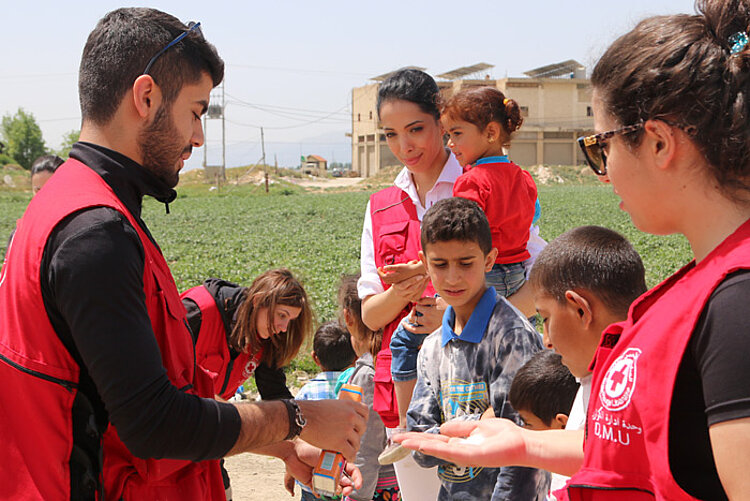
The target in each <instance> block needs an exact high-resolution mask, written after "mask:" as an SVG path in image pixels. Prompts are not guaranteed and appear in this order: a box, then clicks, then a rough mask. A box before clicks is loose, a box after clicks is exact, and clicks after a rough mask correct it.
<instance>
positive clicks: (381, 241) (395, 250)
mask: <svg viewBox="0 0 750 501" xmlns="http://www.w3.org/2000/svg"><path fill="white" fill-rule="evenodd" d="M408 229H409V221H399V222H397V223H389V224H384V225H382V226H381V227H380V236H379V238H378V239H377V248H376V249H375V255H376V256H380V258H381V259H382V262H383V264H384V265H388V264H396V262H397V261H396V260H397V259H398V258H400V257H401V256H402V255H403V254H404V250H405V249H406V237H407V234H408Z"/></svg>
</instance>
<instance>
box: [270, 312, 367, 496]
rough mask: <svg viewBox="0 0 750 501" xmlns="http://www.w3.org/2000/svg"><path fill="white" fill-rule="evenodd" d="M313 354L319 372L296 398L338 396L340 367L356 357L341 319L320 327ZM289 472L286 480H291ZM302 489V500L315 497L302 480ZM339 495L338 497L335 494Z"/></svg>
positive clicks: (319, 398)
mask: <svg viewBox="0 0 750 501" xmlns="http://www.w3.org/2000/svg"><path fill="white" fill-rule="evenodd" d="M311 356H312V358H313V360H314V361H315V363H316V364H317V365H318V367H320V370H321V371H322V372H320V373H319V374H318V375H317V376H315V377H314V378H313V379H311V380H310V381H308V382H307V383H305V385H304V386H303V387H302V388H300V390H299V393H297V396H295V397H294V398H295V399H296V400H324V399H327V398H336V393H335V391H334V387H335V386H336V381H337V379H338V377H339V376H340V375H341V371H343V370H344V369H346V368H348V367H350V366H351V365H352V364H353V363H354V360H355V359H356V358H357V357H356V354H355V352H354V350H353V349H352V343H351V340H350V337H349V332H347V329H345V328H344V326H342V325H341V324H340V323H338V322H326V323H324V324H322V325H321V326H320V327H318V330H317V331H315V336H314V337H313V351H312V353H311ZM288 477H289V475H288V474H287V478H286V480H285V483H286V482H288V480H289V478H288ZM298 483H299V482H298ZM299 485H300V487H301V489H302V497H301V498H300V499H301V500H302V501H313V500H315V499H324V500H325V499H327V498H326V497H323V498H316V497H315V495H314V494H313V493H312V490H310V488H309V487H307V486H305V485H302V484H299ZM335 499H338V498H335Z"/></svg>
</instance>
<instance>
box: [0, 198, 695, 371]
mask: <svg viewBox="0 0 750 501" xmlns="http://www.w3.org/2000/svg"><path fill="white" fill-rule="evenodd" d="M286 190H290V191H294V193H293V194H286ZM178 192H179V193H180V196H179V197H178V199H177V200H175V201H174V203H173V204H171V205H170V211H171V214H169V215H167V214H165V210H164V206H163V205H162V204H160V203H158V202H156V201H155V200H153V199H151V198H148V199H146V201H145V204H144V212H143V218H144V220H145V221H146V222H147V224H148V225H149V228H150V229H151V231H152V233H153V235H154V237H155V238H156V240H157V241H158V242H159V244H160V245H161V248H162V249H163V251H164V253H165V256H166V258H167V261H168V262H169V265H170V267H171V269H172V273H173V274H174V277H175V280H176V282H177V287H178V289H179V290H185V289H187V288H189V287H193V286H195V285H197V284H200V283H201V282H202V281H203V280H205V279H206V278H208V277H220V278H224V279H227V280H231V281H234V282H237V283H240V284H249V283H250V282H251V281H252V279H253V278H254V277H255V276H257V275H258V274H260V273H261V272H263V271H265V270H267V269H270V268H276V267H281V266H285V267H288V268H290V269H292V271H294V272H295V273H296V274H297V275H298V276H299V277H300V278H301V279H302V281H303V283H304V285H305V288H306V290H307V292H308V294H309V296H310V297H311V300H312V303H313V309H314V311H315V312H316V316H317V320H318V321H319V322H324V321H327V320H332V319H334V318H335V317H336V310H337V305H336V291H337V287H338V282H339V278H340V276H341V275H342V274H343V273H353V272H356V271H357V270H358V269H359V247H360V235H361V231H362V221H363V217H364V211H365V206H366V204H367V199H368V196H369V193H366V192H351V193H314V194H313V193H304V192H302V191H299V190H298V189H297V188H296V187H295V188H292V187H287V186H284V185H281V184H278V185H277V184H274V185H272V192H271V193H270V194H266V193H264V192H263V189H262V187H257V186H253V185H243V186H238V187H236V188H233V187H228V188H226V189H224V188H222V191H221V193H217V191H212V192H209V191H208V188H207V187H206V186H205V185H197V186H189V187H186V188H182V187H180V188H178ZM539 197H540V201H541V203H542V219H541V222H540V224H541V228H542V236H543V237H544V238H545V239H547V240H549V239H552V238H554V237H556V236H558V235H559V234H561V233H563V232H564V231H566V230H568V229H570V228H573V227H575V226H581V225H585V224H597V225H601V226H606V227H609V228H612V229H614V230H616V231H619V232H621V233H623V234H624V235H626V236H627V237H628V238H629V239H630V241H631V242H633V245H634V246H635V247H636V249H637V250H638V252H640V253H641V256H642V257H643V260H644V263H645V266H646V270H647V282H648V284H649V286H653V285H655V284H656V283H658V282H659V281H661V280H663V279H664V278H666V277H667V276H668V275H669V274H671V273H673V272H674V271H676V270H677V269H678V268H679V267H680V266H682V265H683V264H684V263H686V262H688V261H689V260H690V259H691V258H692V255H691V252H690V247H689V246H688V244H687V241H686V240H685V239H684V238H683V237H681V236H674V235H673V236H666V237H664V236H654V235H647V234H645V233H642V232H640V231H638V230H637V229H636V228H635V227H633V225H632V223H631V222H630V218H629V217H628V215H627V214H625V213H624V212H622V211H621V210H620V209H618V207H617V204H618V198H617V197H616V196H615V195H614V194H613V193H612V189H611V187H608V186H603V185H599V186H585V185H583V186H581V185H577V186H569V185H552V186H540V187H539ZM28 200H29V198H28V195H25V194H18V193H14V192H8V191H0V213H2V214H3V215H4V217H3V218H0V246H2V247H0V249H2V250H3V252H4V246H5V245H6V238H7V235H8V234H9V233H10V231H11V229H12V228H13V227H14V225H15V220H16V219H17V218H18V217H20V216H21V214H22V213H23V210H24V209H25V207H26V204H27V203H28ZM309 351H310V346H309V344H308V345H307V346H303V348H302V350H300V354H299V356H298V357H297V360H295V362H294V363H293V369H294V370H304V371H308V372H316V371H317V367H315V366H314V363H313V362H312V360H311V359H310V357H309Z"/></svg>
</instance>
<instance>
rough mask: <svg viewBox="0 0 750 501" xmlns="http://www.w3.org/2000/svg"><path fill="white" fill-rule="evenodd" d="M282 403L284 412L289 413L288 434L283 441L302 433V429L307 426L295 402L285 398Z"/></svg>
mask: <svg viewBox="0 0 750 501" xmlns="http://www.w3.org/2000/svg"><path fill="white" fill-rule="evenodd" d="M282 402H284V405H285V406H286V411H287V412H288V413H289V433H287V435H286V438H284V440H291V439H293V438H296V437H298V436H299V434H300V433H302V429H303V428H304V427H305V425H306V424H307V420H306V419H305V416H304V415H303V414H302V410H301V409H300V408H299V405H298V404H297V402H296V401H295V400H293V399H290V398H287V399H283V400H282Z"/></svg>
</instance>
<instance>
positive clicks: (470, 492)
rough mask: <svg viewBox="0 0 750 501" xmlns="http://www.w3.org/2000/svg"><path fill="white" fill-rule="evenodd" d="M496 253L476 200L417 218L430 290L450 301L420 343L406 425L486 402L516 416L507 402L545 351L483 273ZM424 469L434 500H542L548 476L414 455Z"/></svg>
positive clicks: (475, 414) (471, 411)
mask: <svg viewBox="0 0 750 501" xmlns="http://www.w3.org/2000/svg"><path fill="white" fill-rule="evenodd" d="M496 253H497V251H496V249H494V248H493V247H492V237H491V234H490V228H489V223H488V222H487V218H486V217H485V215H484V213H483V212H482V210H481V209H480V208H479V206H478V205H477V203H476V202H473V201H471V200H466V199H463V198H449V199H444V200H441V201H439V202H437V203H436V204H435V205H433V206H432V207H431V208H430V209H429V210H428V211H427V212H426V213H425V216H424V218H423V220H422V251H421V252H420V254H419V256H420V259H421V260H422V261H423V262H424V263H425V266H426V267H427V270H428V272H429V274H430V278H431V279H432V284H433V286H434V288H435V290H436V291H437V292H438V294H440V297H441V298H443V300H444V301H445V302H446V303H447V304H448V307H447V309H446V310H445V313H444V315H443V325H442V327H441V328H440V329H438V330H436V331H435V332H433V333H432V334H430V335H429V336H428V337H427V339H426V340H425V341H424V344H423V345H422V348H421V350H420V351H419V356H418V359H417V383H416V386H415V388H414V394H413V396H412V400H411V404H410V405H409V409H408V412H407V426H408V428H409V430H410V431H421V432H431V433H438V432H439V429H440V425H441V424H443V423H445V422H448V421H451V420H478V419H480V418H481V416H482V414H483V413H485V411H487V410H488V409H489V408H492V411H490V413H492V414H493V415H494V416H496V417H504V418H508V419H512V420H514V421H517V422H520V418H519V417H518V414H517V413H516V411H515V410H513V408H512V407H511V405H510V403H509V401H508V393H509V391H510V385H511V382H512V381H513V378H514V376H515V374H516V372H517V371H518V369H519V368H521V366H523V364H524V363H525V362H526V361H527V360H528V359H529V358H531V357H532V355H534V353H537V352H539V351H540V350H542V340H541V336H540V335H539V334H538V333H537V332H536V331H535V330H534V328H533V327H532V326H531V325H530V324H529V322H528V321H527V320H526V318H525V317H524V316H523V314H521V313H520V312H519V311H518V310H517V309H515V308H514V307H513V306H511V305H510V304H509V303H508V302H507V301H506V299H505V298H504V297H502V296H501V295H500V294H498V293H497V292H496V290H495V289H494V288H492V287H487V285H486V282H485V273H486V272H487V271H489V270H491V269H492V267H493V265H494V263H495V255H496ZM414 459H415V460H416V461H417V463H418V464H420V465H421V466H423V467H426V468H430V467H434V466H438V476H439V477H440V480H441V484H442V487H441V489H440V493H439V496H438V499H439V500H449V499H492V500H500V499H528V500H534V499H544V496H545V495H546V494H547V492H546V491H547V485H548V484H547V482H546V477H545V475H544V473H543V472H541V471H539V470H536V469H532V468H521V467H505V468H482V467H475V468H469V467H463V466H458V465H455V464H452V463H449V462H447V461H443V460H440V459H437V458H435V457H432V456H426V455H424V454H420V453H414Z"/></svg>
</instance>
